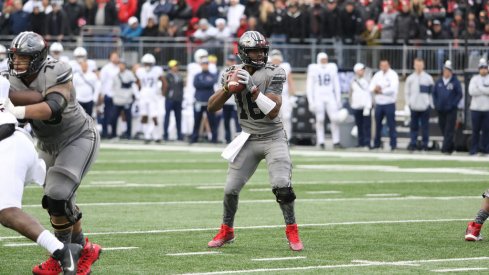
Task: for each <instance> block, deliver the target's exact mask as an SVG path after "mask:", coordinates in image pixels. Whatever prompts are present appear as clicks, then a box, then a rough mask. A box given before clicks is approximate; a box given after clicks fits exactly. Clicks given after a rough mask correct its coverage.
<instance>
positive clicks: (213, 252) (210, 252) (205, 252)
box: [166, 251, 222, 256]
mask: <svg viewBox="0 0 489 275" xmlns="http://www.w3.org/2000/svg"><path fill="white" fill-rule="evenodd" d="M215 254H222V252H220V251H203V252H185V253H168V254H166V256H194V255H215Z"/></svg>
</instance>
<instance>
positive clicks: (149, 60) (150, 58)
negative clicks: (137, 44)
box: [141, 53, 156, 66]
mask: <svg viewBox="0 0 489 275" xmlns="http://www.w3.org/2000/svg"><path fill="white" fill-rule="evenodd" d="M141 63H143V64H144V65H149V66H153V65H154V64H156V59H155V57H154V55H152V54H150V53H147V54H145V55H143V57H141Z"/></svg>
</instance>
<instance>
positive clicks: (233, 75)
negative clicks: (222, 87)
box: [228, 70, 246, 93]
mask: <svg viewBox="0 0 489 275" xmlns="http://www.w3.org/2000/svg"><path fill="white" fill-rule="evenodd" d="M238 80H239V77H238V70H234V71H232V72H230V73H229V77H228V90H229V92H231V93H239V92H241V91H243V90H244V89H245V88H246V85H244V84H241V83H239V82H238Z"/></svg>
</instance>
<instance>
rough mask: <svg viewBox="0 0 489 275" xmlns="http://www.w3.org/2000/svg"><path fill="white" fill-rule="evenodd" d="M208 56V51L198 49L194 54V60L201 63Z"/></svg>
mask: <svg viewBox="0 0 489 275" xmlns="http://www.w3.org/2000/svg"><path fill="white" fill-rule="evenodd" d="M208 55H209V53H208V52H207V51H206V50H204V49H198V50H196V51H195V53H194V60H195V62H197V63H200V60H201V59H202V58H203V57H206V56H208Z"/></svg>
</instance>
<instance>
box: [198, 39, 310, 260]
mask: <svg viewBox="0 0 489 275" xmlns="http://www.w3.org/2000/svg"><path fill="white" fill-rule="evenodd" d="M268 50H269V44H268V42H267V40H266V39H265V37H264V36H263V35H262V34H261V33H259V32H257V31H248V32H245V33H244V34H243V35H242V36H241V37H240V39H239V41H238V51H239V53H238V56H239V58H240V59H241V61H242V62H243V64H240V65H233V66H231V67H229V68H227V69H226V71H225V73H224V74H223V75H222V77H221V79H220V88H219V89H218V90H217V91H216V93H214V94H213V95H212V96H211V98H209V103H208V106H207V108H208V110H209V111H210V112H216V111H218V110H220V109H221V108H222V107H223V105H224V103H225V102H226V101H227V100H228V99H229V98H230V97H231V96H234V99H235V101H236V104H237V106H238V116H239V124H240V125H241V128H242V132H241V134H240V135H239V136H238V137H237V138H236V139H235V140H234V141H233V142H231V144H230V145H229V146H228V148H229V149H230V150H232V148H234V147H236V143H240V145H239V146H237V147H239V148H240V149H238V150H236V152H234V153H233V154H234V155H235V156H234V157H231V158H228V160H229V161H230V164H229V168H228V174H227V180H226V186H225V188H224V215H223V222H222V225H221V229H220V230H219V232H218V233H217V235H216V236H215V237H214V238H213V239H212V240H211V241H210V242H209V243H208V246H209V247H221V246H222V245H224V244H225V243H229V242H232V241H233V240H234V229H233V223H234V216H235V214H236V211H237V209H238V199H239V193H240V191H241V189H242V188H243V186H244V185H245V184H246V182H247V181H248V179H249V178H250V177H251V176H252V175H253V173H254V172H255V170H256V168H257V167H258V164H259V163H260V161H261V160H262V159H265V160H266V163H267V167H268V173H269V178H270V183H271V185H272V192H273V194H275V197H276V200H277V202H278V203H279V205H280V208H281V209H282V213H283V215H284V219H285V223H286V229H285V233H286V237H287V240H288V242H289V246H290V248H291V249H292V250H294V251H300V250H302V249H303V245H302V242H301V240H300V238H299V232H298V229H297V224H296V221H295V212H294V200H295V198H296V196H295V193H294V190H293V189H292V183H291V175H292V161H291V159H290V154H289V148H288V143H287V136H286V134H285V131H284V127H283V124H282V121H281V120H280V117H279V112H280V106H281V104H282V97H281V94H282V89H283V84H284V82H285V81H286V75H285V71H284V70H283V69H282V68H280V67H277V66H275V65H272V64H267V57H268ZM236 70H237V73H235V71H236ZM231 75H237V78H238V80H237V82H239V83H241V84H242V85H243V86H245V87H244V89H243V90H241V91H235V92H234V93H233V94H232V93H231V91H230V90H229V85H228V82H230V81H229V80H230V76H231ZM228 148H226V150H225V152H223V156H224V154H225V153H226V151H227V150H228Z"/></svg>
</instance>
